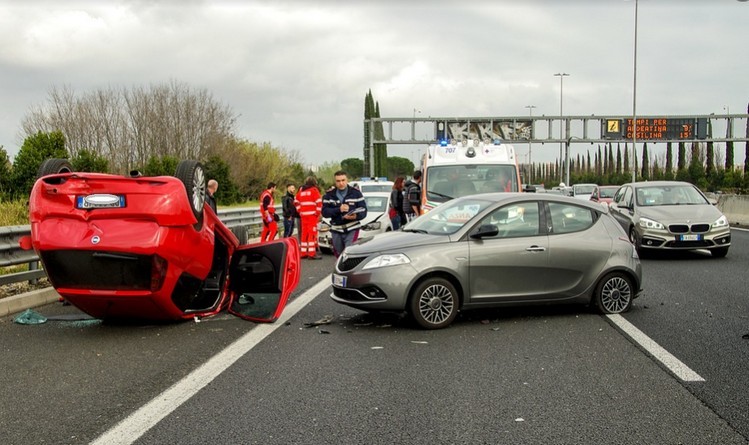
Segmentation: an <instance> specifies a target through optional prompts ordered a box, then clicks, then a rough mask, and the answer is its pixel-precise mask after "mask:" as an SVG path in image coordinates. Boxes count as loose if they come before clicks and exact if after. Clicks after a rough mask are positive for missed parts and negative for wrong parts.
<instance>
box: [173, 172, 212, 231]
mask: <svg viewBox="0 0 749 445" xmlns="http://www.w3.org/2000/svg"><path fill="white" fill-rule="evenodd" d="M174 176H175V177H177V179H179V180H180V181H182V183H183V184H184V185H185V191H186V192H187V199H188V201H190V208H191V209H192V214H193V215H194V216H195V219H197V220H198V222H197V224H196V225H195V227H196V228H197V227H200V226H201V224H202V223H203V204H204V203H205V193H206V192H205V187H206V181H205V171H204V170H203V166H202V165H201V164H200V162H198V161H180V163H179V164H177V172H176V173H175V174H174Z"/></svg>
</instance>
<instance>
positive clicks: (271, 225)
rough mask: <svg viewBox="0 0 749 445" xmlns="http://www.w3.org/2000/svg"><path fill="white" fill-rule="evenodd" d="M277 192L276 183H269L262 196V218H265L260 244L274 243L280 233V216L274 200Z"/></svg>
mask: <svg viewBox="0 0 749 445" xmlns="http://www.w3.org/2000/svg"><path fill="white" fill-rule="evenodd" d="M275 191H276V183H275V182H269V183H268V188H267V189H265V190H263V193H261V194H260V216H261V217H262V218H263V231H262V232H261V233H260V242H261V243H264V242H267V241H273V239H274V238H275V237H276V233H278V224H277V221H278V219H279V218H278V215H277V214H276V207H275V204H274V200H273V193H274V192H275Z"/></svg>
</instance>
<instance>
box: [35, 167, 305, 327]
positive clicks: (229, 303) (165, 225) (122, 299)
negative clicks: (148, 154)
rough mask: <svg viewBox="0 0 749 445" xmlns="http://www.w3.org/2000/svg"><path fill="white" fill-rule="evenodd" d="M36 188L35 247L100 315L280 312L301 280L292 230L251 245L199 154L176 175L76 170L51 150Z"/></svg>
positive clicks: (83, 304) (69, 295) (67, 289)
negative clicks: (212, 190)
mask: <svg viewBox="0 0 749 445" xmlns="http://www.w3.org/2000/svg"><path fill="white" fill-rule="evenodd" d="M38 176H40V178H39V179H38V180H37V181H36V183H35V184H34V187H33V189H32V190H31V195H30V197H29V220H30V222H31V235H30V236H28V237H24V239H22V240H21V247H23V248H26V249H30V248H33V249H34V250H35V251H36V252H37V253H38V255H39V258H40V259H41V262H42V263H43V264H44V270H45V272H46V273H47V275H48V277H49V280H50V282H51V283H52V286H53V287H54V288H55V290H56V291H57V292H58V293H59V294H60V295H61V296H62V297H63V298H65V300H66V301H68V302H70V303H72V304H73V305H74V306H76V307H77V308H79V309H80V310H82V311H83V312H86V313H87V314H90V315H91V316H93V317H96V318H100V319H148V320H180V319H192V318H193V317H196V316H201V317H202V316H209V315H214V314H216V313H218V312H220V311H222V310H224V309H228V310H229V312H231V313H233V314H235V315H238V316H240V317H242V318H246V319H249V320H253V321H266V322H271V321H274V320H276V319H277V318H278V317H279V316H280V314H281V312H282V311H283V308H284V306H285V304H286V301H287V299H288V297H289V294H290V293H291V292H292V291H293V290H294V288H295V287H296V285H297V283H298V282H299V269H300V268H299V245H298V243H297V241H296V239H295V238H284V239H281V240H277V241H274V242H270V243H265V244H254V245H247V244H246V243H247V232H246V231H245V230H241V229H240V228H237V229H233V230H232V229H229V228H228V227H226V226H225V225H224V224H223V223H222V222H221V220H220V219H219V218H218V216H217V215H216V213H214V211H213V210H212V209H211V208H210V207H209V206H208V205H207V204H206V203H205V193H206V190H205V188H206V178H205V173H204V170H203V167H202V165H201V164H200V163H199V162H197V161H182V162H180V163H179V165H178V166H177V171H176V173H175V176H153V177H145V176H141V175H139V174H133V175H131V176H119V175H111V174H102V173H83V172H74V171H73V169H72V167H71V166H70V164H69V163H68V161H67V160H65V159H48V160H46V161H44V162H43V163H42V165H41V167H40V168H39V174H38Z"/></svg>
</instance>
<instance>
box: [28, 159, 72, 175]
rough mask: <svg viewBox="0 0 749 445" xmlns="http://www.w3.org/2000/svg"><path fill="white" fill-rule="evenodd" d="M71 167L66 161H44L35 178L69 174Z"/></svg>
mask: <svg viewBox="0 0 749 445" xmlns="http://www.w3.org/2000/svg"><path fill="white" fill-rule="evenodd" d="M72 171H73V166H72V165H70V161H68V160H67V159H45V160H44V162H42V165H40V166H39V169H38V170H37V171H36V177H37V178H41V177H42V176H47V175H54V174H57V173H71V172H72Z"/></svg>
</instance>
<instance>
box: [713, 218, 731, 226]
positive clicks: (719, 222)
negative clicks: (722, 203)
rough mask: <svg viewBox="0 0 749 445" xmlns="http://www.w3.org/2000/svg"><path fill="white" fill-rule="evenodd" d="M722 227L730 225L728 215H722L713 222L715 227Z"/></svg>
mask: <svg viewBox="0 0 749 445" xmlns="http://www.w3.org/2000/svg"><path fill="white" fill-rule="evenodd" d="M720 227H728V218H726V215H722V216H721V217H720V218H718V220H717V221H715V222H714V223H713V229H718V228H720Z"/></svg>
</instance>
